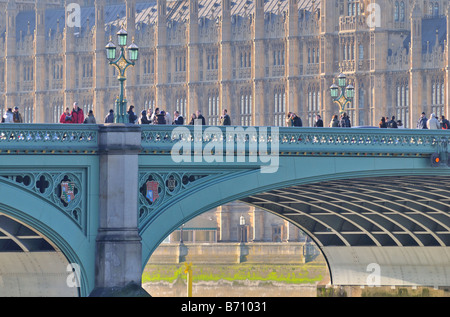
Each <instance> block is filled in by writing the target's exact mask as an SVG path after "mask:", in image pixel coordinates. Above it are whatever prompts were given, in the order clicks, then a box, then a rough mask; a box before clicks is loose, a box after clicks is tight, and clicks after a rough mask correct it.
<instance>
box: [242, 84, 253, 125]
mask: <svg viewBox="0 0 450 317" xmlns="http://www.w3.org/2000/svg"><path fill="white" fill-rule="evenodd" d="M239 103H240V108H241V125H244V126H249V125H251V124H252V94H251V89H248V88H244V89H242V90H241V94H240V100H239Z"/></svg>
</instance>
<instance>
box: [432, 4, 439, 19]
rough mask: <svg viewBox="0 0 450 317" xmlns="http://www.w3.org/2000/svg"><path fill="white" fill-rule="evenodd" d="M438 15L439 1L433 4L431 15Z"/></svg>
mask: <svg viewBox="0 0 450 317" xmlns="http://www.w3.org/2000/svg"><path fill="white" fill-rule="evenodd" d="M438 15H439V3H437V2H435V3H434V5H433V16H434V17H437V16H438Z"/></svg>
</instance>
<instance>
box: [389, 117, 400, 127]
mask: <svg viewBox="0 0 450 317" xmlns="http://www.w3.org/2000/svg"><path fill="white" fill-rule="evenodd" d="M386 125H387V127H388V128H391V129H397V128H398V126H397V121H395V116H392V119H391V120H390V121H389V122H386Z"/></svg>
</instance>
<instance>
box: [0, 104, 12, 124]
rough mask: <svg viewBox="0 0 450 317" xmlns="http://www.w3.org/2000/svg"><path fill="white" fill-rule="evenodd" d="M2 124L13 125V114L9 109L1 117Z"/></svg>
mask: <svg viewBox="0 0 450 317" xmlns="http://www.w3.org/2000/svg"><path fill="white" fill-rule="evenodd" d="M2 122H4V123H14V119H13V113H12V109H11V108H8V110H6V113H5V114H4V116H3V119H2Z"/></svg>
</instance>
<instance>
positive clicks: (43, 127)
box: [0, 124, 99, 154]
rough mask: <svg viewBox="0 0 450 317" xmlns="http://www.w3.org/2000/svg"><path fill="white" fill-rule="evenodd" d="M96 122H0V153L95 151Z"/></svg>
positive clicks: (86, 152) (87, 152)
mask: <svg viewBox="0 0 450 317" xmlns="http://www.w3.org/2000/svg"><path fill="white" fill-rule="evenodd" d="M98 130H99V127H98V125H91V124H89V125H81V124H80V125H78V124H70V125H66V124H64V125H62V124H0V154H10V153H17V154H20V153H21V154H71V153H83V154H95V153H96V151H97V150H98Z"/></svg>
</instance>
